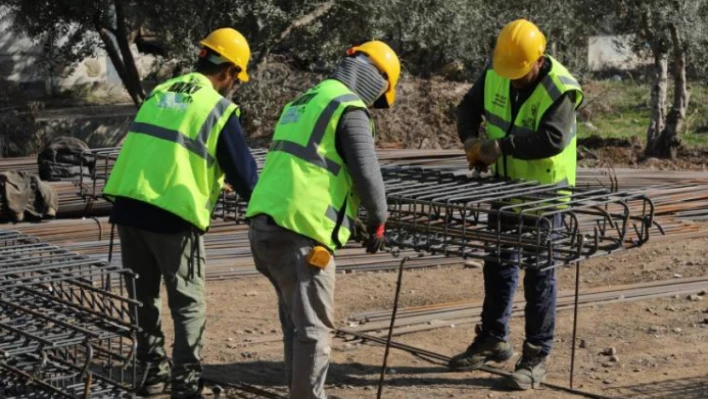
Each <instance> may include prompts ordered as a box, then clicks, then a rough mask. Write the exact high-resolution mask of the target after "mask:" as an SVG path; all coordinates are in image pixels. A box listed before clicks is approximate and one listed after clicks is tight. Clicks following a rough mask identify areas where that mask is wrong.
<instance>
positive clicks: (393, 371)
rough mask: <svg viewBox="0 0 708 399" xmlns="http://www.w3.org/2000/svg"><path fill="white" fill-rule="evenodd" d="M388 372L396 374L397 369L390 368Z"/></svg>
mask: <svg viewBox="0 0 708 399" xmlns="http://www.w3.org/2000/svg"><path fill="white" fill-rule="evenodd" d="M387 372H388V373H389V374H396V369H392V368H389V369H388V370H387Z"/></svg>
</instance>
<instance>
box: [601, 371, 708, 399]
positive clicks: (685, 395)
mask: <svg viewBox="0 0 708 399" xmlns="http://www.w3.org/2000/svg"><path fill="white" fill-rule="evenodd" d="M613 390H616V391H618V393H621V394H622V395H623V396H624V397H627V398H637V399H639V398H641V399H664V398H666V399H669V398H670V399H679V398H680V399H706V398H708V376H701V377H691V378H681V379H677V380H670V381H661V382H651V383H646V384H637V385H626V386H623V387H617V388H614V389H613Z"/></svg>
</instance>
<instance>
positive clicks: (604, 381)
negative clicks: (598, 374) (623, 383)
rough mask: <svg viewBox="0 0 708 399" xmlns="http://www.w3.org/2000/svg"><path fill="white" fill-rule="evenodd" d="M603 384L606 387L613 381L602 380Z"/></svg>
mask: <svg viewBox="0 0 708 399" xmlns="http://www.w3.org/2000/svg"><path fill="white" fill-rule="evenodd" d="M602 383H603V384H605V385H610V384H612V381H611V380H602Z"/></svg>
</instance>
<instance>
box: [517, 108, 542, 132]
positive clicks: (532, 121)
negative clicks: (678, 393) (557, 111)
mask: <svg viewBox="0 0 708 399" xmlns="http://www.w3.org/2000/svg"><path fill="white" fill-rule="evenodd" d="M537 119H538V104H533V105H531V109H530V110H529V115H528V116H527V117H526V118H523V119H522V120H521V126H523V127H525V128H527V129H530V130H534V129H535V128H536V120H537Z"/></svg>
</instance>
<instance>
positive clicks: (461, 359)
mask: <svg viewBox="0 0 708 399" xmlns="http://www.w3.org/2000/svg"><path fill="white" fill-rule="evenodd" d="M475 332H476V333H477V336H476V337H475V338H474V341H472V344H470V346H468V347H467V350H466V351H464V352H462V353H460V354H459V355H456V356H454V357H453V358H452V359H450V362H449V363H448V366H449V367H450V368H451V369H453V370H459V371H463V370H476V369H479V368H481V367H482V366H484V364H485V363H487V362H491V361H494V362H505V361H507V360H509V359H511V357H512V356H513V355H514V351H513V350H512V349H511V345H510V344H509V343H508V342H506V341H502V340H500V339H498V338H495V337H492V336H491V335H489V334H488V333H486V332H485V331H483V330H482V327H481V326H480V325H477V326H476V327H475Z"/></svg>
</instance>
